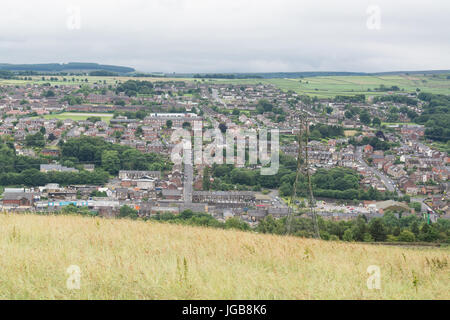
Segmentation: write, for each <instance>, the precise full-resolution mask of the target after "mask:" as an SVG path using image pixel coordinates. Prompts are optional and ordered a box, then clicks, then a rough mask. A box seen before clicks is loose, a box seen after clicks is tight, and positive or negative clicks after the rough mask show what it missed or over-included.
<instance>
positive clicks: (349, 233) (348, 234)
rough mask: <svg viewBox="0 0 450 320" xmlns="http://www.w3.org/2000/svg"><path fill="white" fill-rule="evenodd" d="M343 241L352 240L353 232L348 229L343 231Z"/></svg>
mask: <svg viewBox="0 0 450 320" xmlns="http://www.w3.org/2000/svg"><path fill="white" fill-rule="evenodd" d="M342 239H343V240H344V241H353V232H352V230H350V229H347V230H345V231H344V235H343V236H342Z"/></svg>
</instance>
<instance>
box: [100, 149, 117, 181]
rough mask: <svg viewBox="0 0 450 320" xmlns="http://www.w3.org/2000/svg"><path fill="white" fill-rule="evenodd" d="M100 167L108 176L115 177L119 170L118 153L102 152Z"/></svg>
mask: <svg viewBox="0 0 450 320" xmlns="http://www.w3.org/2000/svg"><path fill="white" fill-rule="evenodd" d="M102 167H103V168H104V169H105V170H106V171H108V172H109V173H110V174H113V175H116V174H117V173H118V172H119V170H120V158H119V153H118V152H117V151H114V150H105V151H103V153H102Z"/></svg>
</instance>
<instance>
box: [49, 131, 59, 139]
mask: <svg viewBox="0 0 450 320" xmlns="http://www.w3.org/2000/svg"><path fill="white" fill-rule="evenodd" d="M56 139H57V138H56V136H55V135H54V134H53V132H52V133H50V134H49V135H48V140H49V141H55V140H56Z"/></svg>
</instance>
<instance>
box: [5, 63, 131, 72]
mask: <svg viewBox="0 0 450 320" xmlns="http://www.w3.org/2000/svg"><path fill="white" fill-rule="evenodd" d="M0 70H4V71H34V72H90V71H108V72H115V73H130V72H134V71H135V69H133V68H129V67H122V66H113V65H104V64H98V63H85V62H69V63H62V64H59V63H40V64H9V63H0Z"/></svg>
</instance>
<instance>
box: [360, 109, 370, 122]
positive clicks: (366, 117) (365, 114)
mask: <svg viewBox="0 0 450 320" xmlns="http://www.w3.org/2000/svg"><path fill="white" fill-rule="evenodd" d="M359 120H360V121H361V122H362V123H363V124H365V125H369V124H370V115H369V113H368V112H367V111H363V112H361V114H360V115H359Z"/></svg>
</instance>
